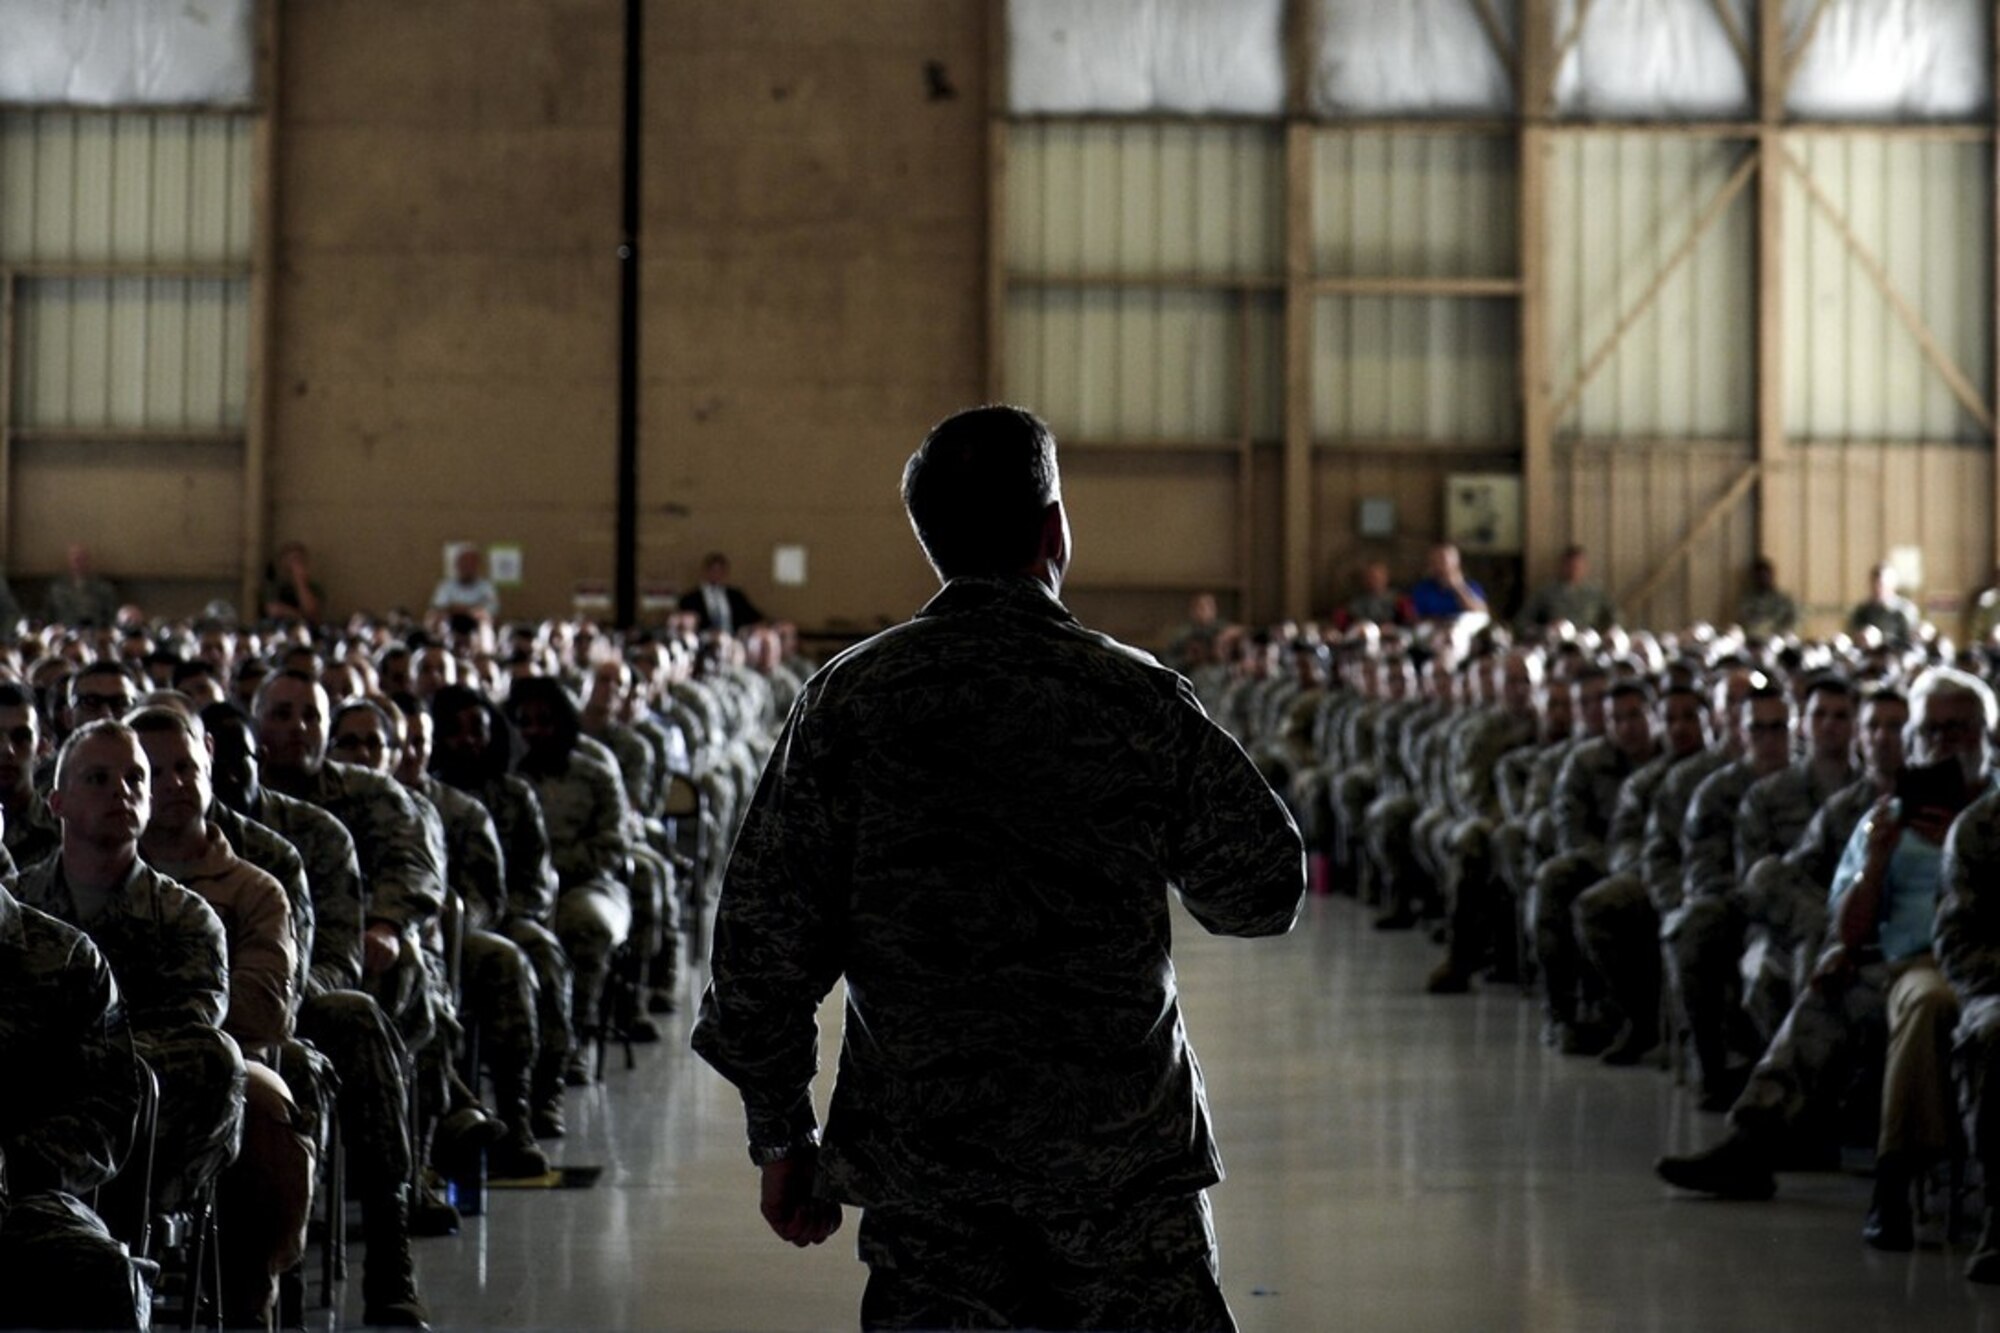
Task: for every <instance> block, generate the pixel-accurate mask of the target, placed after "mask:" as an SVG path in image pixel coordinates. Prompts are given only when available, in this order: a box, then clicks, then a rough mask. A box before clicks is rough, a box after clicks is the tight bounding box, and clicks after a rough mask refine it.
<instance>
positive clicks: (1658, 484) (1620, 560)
mask: <svg viewBox="0 0 2000 1333" xmlns="http://www.w3.org/2000/svg"><path fill="white" fill-rule="evenodd" d="M1752 456H1753V449H1752V446H1751V444H1750V442H1749V441H1748V440H1743V441H1740V442H1731V441H1726V440H1712V441H1673V442H1668V441H1649V442H1644V443H1638V442H1625V441H1618V442H1591V443H1588V444H1577V445H1575V446H1572V447H1567V448H1564V449H1563V450H1561V451H1560V452H1559V453H1558V455H1557V464H1556V478H1557V480H1556V496H1557V511H1558V512H1557V524H1558V529H1559V532H1560V534H1561V537H1560V539H1561V540H1562V541H1563V542H1565V543H1568V542H1575V543H1578V544H1580V545H1582V546H1583V547H1584V548H1585V549H1586V550H1587V551H1588V552H1589V553H1590V559H1591V564H1592V570H1593V573H1594V575H1595V577H1596V578H1598V579H1599V580H1600V581H1601V582H1602V583H1603V584H1604V586H1605V588H1607V589H1608V590H1609V591H1610V592H1611V594H1612V595H1613V597H1622V596H1623V595H1624V594H1625V593H1626V592H1627V590H1630V589H1634V588H1636V586H1637V585H1639V584H1640V583H1641V582H1642V581H1644V580H1645V579H1647V578H1648V577H1649V576H1651V575H1652V573H1653V571H1654V570H1656V569H1657V568H1659V566H1660V563H1661V561H1662V560H1664V559H1665V558H1666V556H1668V555H1669V554H1670V553H1671V552H1672V551H1673V550H1674V548H1675V547H1676V546H1678V545H1679V544H1680V542H1681V540H1682V539H1683V538H1684V537H1685V536H1686V534H1687V532H1688V529H1689V528H1690V527H1691V526H1692V525H1693V524H1695V523H1697V522H1699V521H1700V519H1701V517H1702V516H1703V515H1704V514H1705V513H1707V511H1708V510H1709V508H1710V506H1712V505H1713V504H1714V503H1715V502H1716V500H1717V499H1718V498H1720V497H1721V496H1722V495H1724V494H1726V493H1727V492H1728V490H1729V488H1730V486H1731V485H1732V484H1733V483H1734V482H1735V481H1736V479H1737V478H1738V477H1739V476H1741V475H1742V472H1743V469H1744V468H1745V467H1746V466H1748V465H1749V463H1750V461H1751V459H1752ZM1756 555H1757V550H1756V505H1755V504H1754V503H1753V502H1752V501H1751V500H1750V499H1749V498H1747V497H1746V498H1744V499H1742V500H1739V501H1738V502H1737V504H1736V505H1735V507H1734V508H1733V509H1732V510H1731V511H1730V512H1729V513H1728V514H1727V515H1725V516H1724V517H1723V518H1722V519H1721V520H1720V521H1719V522H1717V523H1716V525H1715V526H1714V527H1712V528H1711V529H1710V530H1709V533H1708V535H1707V536H1706V537H1705V538H1704V539H1703V540H1702V542H1701V543H1700V546H1699V547H1698V549H1697V550H1696V551H1695V552H1694V554H1693V555H1692V557H1691V558H1688V559H1686V560H1683V561H1681V562H1680V563H1679V564H1678V565H1677V566H1676V567H1674V568H1673V569H1672V570H1670V571H1669V572H1668V575H1667V577H1665V578H1664V579H1663V580H1661V582H1660V583H1659V585H1658V587H1657V588H1656V590H1655V591H1654V592H1653V594H1652V595H1651V596H1650V597H1649V598H1647V599H1645V600H1644V601H1641V602H1635V603H1633V604H1631V605H1624V606H1621V607H1620V608H1619V609H1620V610H1621V611H1622V612H1623V614H1624V616H1625V619H1626V623H1628V624H1637V625H1658V626H1680V625H1687V624H1691V623H1693V622H1694V621H1696V620H1709V621H1720V620H1725V619H1727V618H1728V617H1729V616H1731V615H1732V614H1733V613H1734V611H1735V606H1736V599H1737V597H1738V596H1739V595H1740V592H1741V585H1742V583H1743V581H1744V579H1745V578H1746V577H1747V575H1748V571H1749V567H1750V562H1751V561H1752V560H1754V559H1755V558H1756Z"/></svg>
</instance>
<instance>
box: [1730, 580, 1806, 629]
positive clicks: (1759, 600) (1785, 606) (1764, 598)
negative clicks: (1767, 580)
mask: <svg viewBox="0 0 2000 1333" xmlns="http://www.w3.org/2000/svg"><path fill="white" fill-rule="evenodd" d="M1736 620H1737V623H1739V624H1740V625H1742V626H1743V628H1744V629H1746V630H1748V631H1750V633H1752V634H1789V633H1791V632H1792V631H1793V630H1794V629H1796V628H1798V623H1799V604H1798V603H1797V602H1795V601H1793V600H1792V599H1791V598H1790V597H1787V596H1786V595H1785V594H1784V593H1781V592H1779V591H1777V590H1776V589H1773V590H1771V591H1770V592H1753V593H1750V594H1748V595H1747V596H1745V597H1744V599H1743V601H1742V603H1741V604H1740V605H1738V606H1737V608H1736Z"/></svg>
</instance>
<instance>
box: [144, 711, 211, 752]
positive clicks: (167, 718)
mask: <svg viewBox="0 0 2000 1333" xmlns="http://www.w3.org/2000/svg"><path fill="white" fill-rule="evenodd" d="M125 725H126V726H128V727H130V728H131V729H132V731H133V734H135V735H139V736H156V735H159V734H161V733H162V732H169V731H178V732H179V733H180V734H181V735H183V736H185V737H187V738H188V739H189V740H190V741H192V742H193V743H194V746H195V748H196V749H201V748H202V746H203V742H205V741H206V740H207V739H208V732H207V731H206V729H204V728H203V726H202V725H201V719H200V718H198V717H196V716H195V715H194V714H193V713H190V712H187V711H185V710H183V709H179V708H175V707H172V706H171V705H168V704H149V705H147V706H146V707H144V708H137V709H134V710H133V711H132V712H130V713H128V714H126V715H125Z"/></svg>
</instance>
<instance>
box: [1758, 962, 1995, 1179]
mask: <svg viewBox="0 0 2000 1333" xmlns="http://www.w3.org/2000/svg"><path fill="white" fill-rule="evenodd" d="M1954 1024H1959V1012H1958V997H1957V995H1956V994H1955V993H1954V992H1953V991H1952V988H1951V984H1950V983H1949V982H1947V981H1946V980H1945V979H1944V974H1943V973H1942V972H1940V971H1938V968H1937V963H1936V962H1935V961H1933V960H1932V959H1931V958H1930V957H1929V955H1923V956H1920V957H1918V958H1914V959H1904V960H1902V961H1900V962H1895V963H1869V964H1866V965H1864V966H1862V967H1860V968H1858V969H1856V970H1855V971H1854V972H1853V973H1852V974H1850V975H1849V976H1848V977H1846V978H1845V979H1842V980H1837V981H1833V982H1830V983H1822V984H1820V985H1818V986H1811V987H1808V988H1807V989H1806V990H1805V991H1804V992H1803V993H1801V994H1800V996H1799V999H1798V1003H1796V1004H1794V1005H1793V1006H1792V1011H1791V1012H1790V1013H1789V1014H1787V1015H1786V1016H1785V1021H1784V1023H1783V1024H1782V1025H1780V1027H1779V1028H1778V1035H1777V1036H1776V1037H1775V1038H1773V1039H1772V1041H1771V1045H1770V1048H1769V1049H1768V1050H1766V1051H1765V1052H1764V1058H1763V1059H1762V1060H1759V1061H1758V1062H1757V1067H1756V1069H1755V1070H1754V1071H1752V1073H1751V1075H1750V1082H1749V1083H1748V1084H1747V1085H1746V1086H1745V1087H1744V1089H1743V1095H1742V1096H1740V1097H1738V1098H1737V1099H1736V1105H1734V1106H1732V1107H1731V1108H1730V1110H1729V1120H1730V1123H1731V1124H1732V1125H1735V1126H1737V1127H1738V1128H1740V1129H1743V1130H1746V1131H1748V1132H1751V1133H1755V1134H1759V1135H1763V1136H1778V1135H1782V1134H1784V1133H1785V1132H1787V1131H1789V1130H1792V1129H1794V1128H1795V1127H1797V1126H1799V1125H1801V1124H1803V1123H1807V1122H1808V1119H1809V1117H1813V1116H1816V1115H1823V1114H1830V1113H1832V1112H1833V1111H1834V1110H1835V1109H1836V1107H1837V1103H1838V1099H1839V1098H1840V1097H1841V1095H1842V1094H1843V1093H1845V1092H1846V1090H1847V1088H1848V1086H1849V1083H1850V1082H1851V1080H1852V1078H1853V1075H1854V1072H1855V1071H1856V1070H1857V1069H1866V1068H1867V1067H1868V1064H1869V1062H1871V1060H1872V1058H1873V1056H1874V1055H1875V1054H1876V1053H1877V1052H1881V1053H1883V1055H1884V1059H1883V1073H1882V1091H1881V1096H1882V1127H1881V1132H1880V1136H1879V1138H1878V1140H1877V1149H1878V1151H1880V1152H1883V1153H1892V1152H1893V1153H1906V1154H1913V1155H1915V1156H1917V1157H1918V1158H1919V1159H1920V1160H1922V1159H1931V1160H1935V1159H1936V1158H1938V1157H1941V1156H1943V1155H1944V1154H1945V1153H1946V1152H1947V1151H1949V1149H1950V1148H1951V1146H1952V1143H1953V1139H1954V1128H1955V1127H1954V1125H1953V1120H1952V1113H1953V1106H1952V1094H1951V1063H1952V1039H1953V1032H1952V1029H1953V1026H1954ZM1979 1025H1980V1024H1979V1022H1978V1020H1975V1024H1974V1026H1979ZM1984 1026H1986V1027H1987V1028H1989V1029H1990V1028H1991V1027H1992V1024H1991V1023H1990V1022H1989V1023H1986V1024H1984ZM1964 1027H1965V1025H1963V1024H1960V1036H1959V1047H1960V1050H1961V1052H1968V1050H1969V1044H1968V1042H1967V1040H1966V1037H1965V1035H1964ZM1977 1041H1978V1039H1977V1038H1975V1039H1973V1043H1971V1044H1976V1043H1977ZM1990 1049H1992V1043H1991V1042H1990V1041H1989V1042H1987V1043H1986V1046H1985V1047H1984V1048H1982V1054H1983V1052H1984V1050H1990Z"/></svg>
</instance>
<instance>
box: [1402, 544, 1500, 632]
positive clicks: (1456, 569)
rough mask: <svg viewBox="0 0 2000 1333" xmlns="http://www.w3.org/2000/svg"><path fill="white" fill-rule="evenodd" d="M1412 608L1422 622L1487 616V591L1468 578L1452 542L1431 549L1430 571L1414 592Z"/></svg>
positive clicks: (1411, 590)
mask: <svg viewBox="0 0 2000 1333" xmlns="http://www.w3.org/2000/svg"><path fill="white" fill-rule="evenodd" d="M1410 607H1411V609H1412V610H1414V611H1415V612H1416V615H1417V619H1418V620H1456V619H1458V618H1459V617H1460V616H1464V615H1485V614H1486V591H1485V589H1483V588H1481V587H1480V586H1479V585H1478V584H1477V583H1474V582H1473V581H1472V580H1470V579H1468V578H1466V577H1465V571H1464V570H1463V569H1462V568H1460V566H1459V560H1458V548H1457V547H1456V546H1453V545H1452V544H1451V543H1450V542H1439V543H1438V544H1437V545H1435V546H1433V547H1431V553H1430V560H1429V565H1428V570H1427V573H1426V574H1425V576H1424V577H1423V578H1421V579H1419V580H1418V581H1417V583H1416V585H1415V586H1414V587H1412V588H1411V589H1410Z"/></svg>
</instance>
